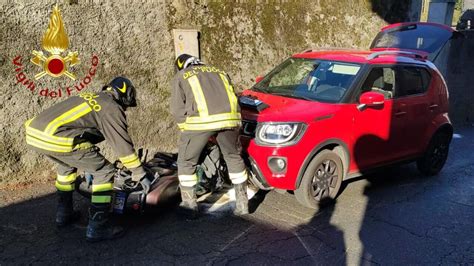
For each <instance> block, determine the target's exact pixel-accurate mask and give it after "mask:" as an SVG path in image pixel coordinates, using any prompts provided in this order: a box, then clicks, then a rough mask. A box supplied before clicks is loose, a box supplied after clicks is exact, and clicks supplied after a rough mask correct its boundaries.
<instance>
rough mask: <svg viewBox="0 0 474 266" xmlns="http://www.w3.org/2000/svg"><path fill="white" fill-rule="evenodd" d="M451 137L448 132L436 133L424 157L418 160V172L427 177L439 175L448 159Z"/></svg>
mask: <svg viewBox="0 0 474 266" xmlns="http://www.w3.org/2000/svg"><path fill="white" fill-rule="evenodd" d="M450 142H451V136H450V134H448V133H447V132H438V133H436V134H435V135H434V136H433V138H432V139H431V141H430V144H428V148H427V149H426V151H425V154H424V155H423V157H421V158H420V159H418V161H417V162H416V165H417V167H418V170H419V171H420V172H421V173H422V174H424V175H427V176H433V175H436V174H437V173H439V171H441V169H442V168H443V166H444V163H445V162H446V160H447V159H448V152H449V143H450Z"/></svg>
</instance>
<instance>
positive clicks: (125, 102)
mask: <svg viewBox="0 0 474 266" xmlns="http://www.w3.org/2000/svg"><path fill="white" fill-rule="evenodd" d="M103 90H107V91H110V92H112V93H113V95H114V98H115V100H116V101H117V102H118V103H119V104H120V105H121V106H122V107H123V108H124V109H127V107H135V106H137V100H136V98H135V97H136V91H135V87H134V86H133V84H132V82H131V81H130V80H129V79H127V78H124V77H116V78H114V79H113V80H112V81H111V82H110V83H109V84H108V85H106V86H105V87H104V88H103Z"/></svg>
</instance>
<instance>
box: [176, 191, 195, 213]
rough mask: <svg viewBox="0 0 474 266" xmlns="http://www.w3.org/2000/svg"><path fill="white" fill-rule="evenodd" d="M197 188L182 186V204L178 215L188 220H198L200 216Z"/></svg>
mask: <svg viewBox="0 0 474 266" xmlns="http://www.w3.org/2000/svg"><path fill="white" fill-rule="evenodd" d="M195 188H196V186H192V187H184V186H180V190H181V203H180V204H179V210H178V213H179V214H180V215H181V216H183V217H184V218H186V219H196V218H197V217H198V215H199V209H198V205H197V198H196V190H195Z"/></svg>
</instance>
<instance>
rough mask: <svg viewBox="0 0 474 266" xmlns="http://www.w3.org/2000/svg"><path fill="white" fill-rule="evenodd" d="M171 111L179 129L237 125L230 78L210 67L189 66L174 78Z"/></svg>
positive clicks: (212, 128)
mask: <svg viewBox="0 0 474 266" xmlns="http://www.w3.org/2000/svg"><path fill="white" fill-rule="evenodd" d="M170 105H171V106H170V108H171V113H172V114H173V116H174V118H175V120H176V122H177V123H178V127H179V128H180V129H181V130H186V131H187V130H192V131H209V130H220V129H225V128H235V127H239V126H240V123H241V118H240V107H239V105H238V101H237V97H236V95H235V92H234V87H233V86H232V83H231V82H230V78H229V76H228V75H227V73H225V72H224V71H222V70H220V69H218V68H215V67H212V66H205V65H199V66H191V67H188V68H185V69H183V70H181V71H179V72H178V73H177V74H176V75H175V77H174V79H173V88H172V91H171V103H170Z"/></svg>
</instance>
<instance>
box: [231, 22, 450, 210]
mask: <svg viewBox="0 0 474 266" xmlns="http://www.w3.org/2000/svg"><path fill="white" fill-rule="evenodd" d="M454 33H455V32H454V31H453V30H452V29H451V28H449V27H446V26H444V25H438V24H432V23H402V24H394V25H390V26H387V27H385V28H383V29H382V31H381V32H380V33H379V34H378V35H377V37H376V38H375V40H374V41H373V43H372V46H371V50H370V51H355V50H329V51H313V50H308V51H305V52H302V53H298V54H295V55H293V56H292V57H290V58H289V59H287V60H285V61H284V62H283V63H281V64H280V65H279V66H277V67H275V68H274V69H273V70H272V71H271V72H270V73H268V74H267V75H266V76H265V77H263V78H262V77H260V78H257V83H256V84H255V85H254V86H253V87H252V88H251V89H248V90H245V91H244V92H243V94H242V97H241V98H240V103H241V106H242V119H243V130H242V136H241V140H242V143H243V145H244V148H245V150H246V153H248V158H249V163H250V165H251V167H252V181H253V183H255V184H256V185H257V186H259V187H260V188H261V189H272V188H278V189H284V190H293V191H294V194H295V195H296V198H297V199H298V201H299V202H300V203H302V204H303V205H306V206H308V207H313V208H315V207H316V206H318V204H320V202H321V201H322V200H325V199H331V198H335V197H336V195H337V194H338V191H339V188H340V186H341V182H342V181H343V180H346V179H348V178H352V177H355V176H359V175H361V174H363V173H365V172H367V171H369V170H373V169H375V168H379V167H381V166H386V165H390V164H394V163H399V162H413V161H416V163H417V166H418V169H419V170H420V171H421V172H422V173H423V174H426V175H435V174H437V173H438V172H439V171H440V170H441V168H442V167H443V165H444V163H445V161H446V159H447V156H448V151H449V144H450V142H451V138H452V135H453V127H452V125H451V123H450V120H449V117H448V89H447V87H446V83H445V81H444V79H443V77H442V75H441V74H440V72H439V71H438V70H437V68H436V67H435V65H434V64H433V63H432V62H431V61H430V60H429V58H434V57H436V56H437V54H438V53H439V51H440V50H441V49H442V47H443V46H444V44H445V43H446V42H447V41H448V40H449V39H450V38H451V37H453V35H454Z"/></svg>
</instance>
